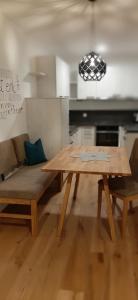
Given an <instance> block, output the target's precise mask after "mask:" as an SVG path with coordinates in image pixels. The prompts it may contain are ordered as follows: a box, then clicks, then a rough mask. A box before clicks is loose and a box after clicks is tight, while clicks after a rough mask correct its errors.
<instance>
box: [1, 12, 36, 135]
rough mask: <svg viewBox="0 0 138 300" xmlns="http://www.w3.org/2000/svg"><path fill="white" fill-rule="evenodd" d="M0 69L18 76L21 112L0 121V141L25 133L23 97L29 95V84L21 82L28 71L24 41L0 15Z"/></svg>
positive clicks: (20, 34) (22, 36)
mask: <svg viewBox="0 0 138 300" xmlns="http://www.w3.org/2000/svg"><path fill="white" fill-rule="evenodd" d="M0 41H1V42H0V69H6V70H10V71H12V72H16V73H18V74H19V76H20V78H21V82H22V101H21V104H20V105H23V111H22V112H21V113H20V114H13V115H9V116H8V117H7V118H6V119H0V141H3V140H5V139H8V138H10V137H13V136H15V135H18V134H21V133H23V132H26V131H27V123H26V112H25V102H24V97H25V96H29V95H30V87H29V83H25V82H24V81H23V79H24V77H25V76H26V74H27V72H28V70H29V62H28V58H27V57H28V56H27V51H26V49H27V47H26V44H27V43H26V40H25V37H24V35H23V34H22V32H19V31H17V29H16V28H15V27H14V25H13V24H12V23H11V22H10V21H9V20H7V19H6V18H5V17H4V16H3V15H1V14H0Z"/></svg>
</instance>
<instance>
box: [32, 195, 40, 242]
mask: <svg viewBox="0 0 138 300" xmlns="http://www.w3.org/2000/svg"><path fill="white" fill-rule="evenodd" d="M31 232H32V236H36V235H37V232H38V217H37V202H36V201H35V200H32V201H31Z"/></svg>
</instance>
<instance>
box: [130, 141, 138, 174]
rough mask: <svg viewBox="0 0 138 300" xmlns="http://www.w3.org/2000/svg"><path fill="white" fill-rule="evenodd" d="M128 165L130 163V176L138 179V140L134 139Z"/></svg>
mask: <svg viewBox="0 0 138 300" xmlns="http://www.w3.org/2000/svg"><path fill="white" fill-rule="evenodd" d="M129 163H130V168H131V172H132V176H133V177H134V178H137V179H138V139H135V142H134V145H133V148H132V152H131V155H130V160H129Z"/></svg>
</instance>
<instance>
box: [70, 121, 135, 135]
mask: <svg viewBox="0 0 138 300" xmlns="http://www.w3.org/2000/svg"><path fill="white" fill-rule="evenodd" d="M99 125H102V126H121V127H123V128H124V129H125V130H126V132H128V133H133V132H134V133H138V123H130V124H117V123H116V122H110V123H109V122H106V121H105V122H94V123H92V124H85V125H82V124H76V125H70V127H69V134H70V136H72V135H73V134H74V133H75V132H76V131H77V130H78V127H91V126H99Z"/></svg>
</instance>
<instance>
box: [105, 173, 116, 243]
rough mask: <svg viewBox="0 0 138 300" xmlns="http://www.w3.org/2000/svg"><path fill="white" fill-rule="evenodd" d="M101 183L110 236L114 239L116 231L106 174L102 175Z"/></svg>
mask: <svg viewBox="0 0 138 300" xmlns="http://www.w3.org/2000/svg"><path fill="white" fill-rule="evenodd" d="M103 183H104V191H105V196H106V205H107V214H108V220H109V225H110V231H111V238H112V240H113V241H114V240H115V238H116V233H115V225H114V220H113V214H112V202H111V197H110V192H109V186H108V179H107V176H106V175H103Z"/></svg>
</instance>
